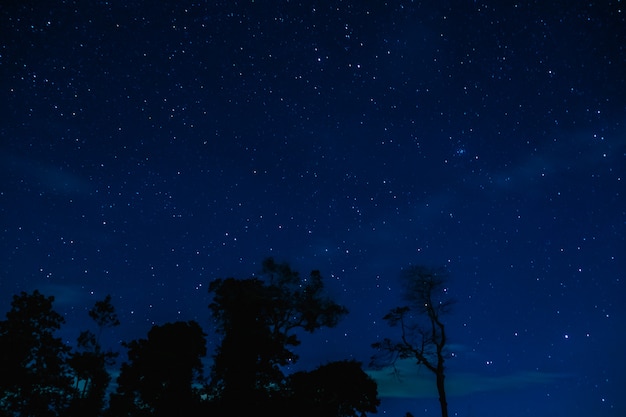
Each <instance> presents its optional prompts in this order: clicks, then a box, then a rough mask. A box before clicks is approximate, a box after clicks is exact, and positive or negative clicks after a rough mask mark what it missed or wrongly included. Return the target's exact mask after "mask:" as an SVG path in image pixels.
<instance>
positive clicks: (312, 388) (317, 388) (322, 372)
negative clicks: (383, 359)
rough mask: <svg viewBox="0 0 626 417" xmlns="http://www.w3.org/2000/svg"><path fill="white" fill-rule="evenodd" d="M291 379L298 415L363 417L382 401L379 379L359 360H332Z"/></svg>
mask: <svg viewBox="0 0 626 417" xmlns="http://www.w3.org/2000/svg"><path fill="white" fill-rule="evenodd" d="M289 380H290V388H291V390H292V391H293V396H292V398H291V401H292V404H293V405H294V408H295V413H294V415H297V416H298V417H318V416H325V417H364V416H365V413H366V412H371V413H375V412H376V410H377V406H378V405H379V404H380V400H379V399H378V388H377V386H376V382H375V381H374V380H373V379H372V378H370V377H369V376H368V375H367V374H366V373H365V372H363V370H362V368H361V364H360V363H359V362H356V361H339V362H331V363H329V364H326V365H322V366H320V367H319V368H317V369H316V370H314V371H311V372H296V373H295V374H293V375H291V377H290V378H289Z"/></svg>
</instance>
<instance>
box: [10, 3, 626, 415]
mask: <svg viewBox="0 0 626 417" xmlns="http://www.w3.org/2000/svg"><path fill="white" fill-rule="evenodd" d="M506 3H507V4H502V2H495V1H444V2H424V4H421V3H419V2H410V1H389V2H382V1H380V2H379V1H372V2H369V1H363V2H356V1H353V2H348V1H303V2H295V1H271V2H270V1H223V2H210V3H205V2H195V3H192V2H188V1H175V2H174V1H172V2H169V1H162V2H148V1H119V2H118V1H112V2H71V1H63V2H61V1H52V2H45V4H44V2H36V1H32V2H29V1H20V2H17V1H11V2H4V3H3V6H0V19H1V21H0V91H1V94H2V100H0V118H1V119H0V120H1V122H0V167H1V168H0V179H1V181H0V223H1V224H0V231H1V235H0V245H1V253H2V262H1V263H0V264H1V266H0V274H1V275H0V306H1V307H2V309H1V310H2V311H3V312H6V311H8V309H9V308H10V307H9V303H10V299H11V296H12V295H13V294H15V293H17V292H19V291H31V290H33V289H36V288H37V289H39V290H40V291H42V292H44V293H46V294H50V295H55V296H56V307H57V309H58V310H59V311H62V312H63V313H64V314H65V315H66V319H67V325H66V327H65V329H64V336H65V337H66V338H67V340H68V342H72V343H73V339H74V338H75V337H76V335H77V334H78V331H79V330H80V329H83V328H84V327H85V326H87V325H88V324H89V322H88V320H89V319H88V316H87V314H86V310H87V309H88V308H90V307H91V306H92V305H93V303H94V302H95V301H96V300H101V299H102V298H104V296H105V295H106V294H107V293H111V294H112V296H113V301H114V304H115V306H116V307H117V309H118V312H119V314H120V319H121V321H122V325H121V326H120V327H119V328H118V329H116V330H115V332H114V334H111V335H109V341H110V343H111V345H113V346H117V343H118V342H119V341H120V340H130V339H135V338H139V337H145V335H146V332H147V331H148V329H149V328H150V326H151V325H152V324H163V323H165V322H168V321H175V320H189V319H195V320H197V321H198V322H199V323H200V324H201V325H202V326H203V327H204V329H205V331H207V333H208V334H209V336H208V341H209V345H210V346H211V348H213V347H215V346H216V344H217V343H218V340H217V339H216V337H215V336H214V334H213V333H212V328H211V321H210V318H209V312H208V309H207V304H208V302H209V295H208V293H207V286H208V283H209V282H210V281H211V280H212V279H214V278H216V277H227V276H236V277H240V278H245V277H248V276H250V275H251V274H254V273H255V272H258V271H259V269H260V262H261V261H262V259H263V258H264V257H266V256H273V257H275V258H276V259H277V260H279V261H287V262H289V263H290V264H291V265H292V266H293V267H294V268H295V269H297V270H299V271H301V272H302V273H303V274H306V273H308V271H310V270H311V269H319V270H320V271H321V272H322V275H323V276H324V277H325V278H326V283H327V287H328V292H329V294H330V295H332V296H333V297H334V298H335V299H336V300H337V301H338V302H340V303H342V304H344V305H345V306H346V307H347V308H348V309H349V310H350V314H349V315H348V316H347V317H346V319H344V320H343V321H342V322H341V323H340V325H339V326H338V327H337V328H336V329H332V330H330V331H323V332H320V333H319V334H317V335H315V336H313V337H305V338H304V343H303V345H302V347H301V350H300V355H301V361H300V362H299V363H298V364H297V367H298V369H311V368H313V367H315V366H317V365H320V364H323V363H325V362H327V361H329V360H337V359H345V358H356V359H358V360H361V361H364V362H365V363H367V362H368V360H369V357H370V355H371V354H373V351H372V350H371V348H370V344H371V343H373V342H375V341H376V340H378V338H380V337H383V336H389V335H392V334H393V333H392V332H391V331H390V329H388V328H387V326H386V325H385V323H384V322H382V321H381V317H382V316H383V315H384V314H385V313H386V312H387V310H388V309H389V308H391V307H393V306H396V305H399V304H400V303H401V302H402V301H401V298H400V297H401V292H400V286H399V282H398V276H399V274H400V272H401V270H402V268H405V267H406V266H408V265H410V264H425V265H429V266H445V267H446V268H447V269H448V270H449V272H450V274H451V278H452V280H451V283H450V293H451V295H452V296H454V297H455V298H456V299H457V300H458V302H457V304H456V306H455V310H454V313H453V314H452V315H450V317H449V318H448V329H449V337H450V343H451V350H452V351H453V353H454V357H453V358H452V359H450V361H449V362H448V366H449V370H448V375H449V378H448V381H449V392H450V395H451V398H450V399H449V402H450V410H451V412H452V413H456V414H452V415H457V416H463V417H472V416H478V415H487V414H488V415H500V416H509V417H522V416H534V417H544V416H552V415H555V413H556V414H558V415H594V416H597V417H610V416H621V415H624V414H626V401H625V400H624V397H623V392H624V387H625V386H626V377H625V376H624V375H625V374H626V366H625V365H624V360H623V357H622V356H623V346H624V343H625V339H624V334H623V331H622V330H621V329H622V327H623V325H624V322H625V321H626V308H625V307H624V305H623V296H624V294H626V288H625V286H626V284H625V280H626V276H625V271H626V261H625V257H624V253H626V251H625V249H626V242H625V239H626V237H625V236H626V199H625V197H624V193H625V190H624V181H625V179H624V177H625V175H626V127H625V126H624V123H625V122H626V76H625V74H626V49H625V47H624V40H625V39H626V21H625V20H626V18H625V16H626V10H625V5H624V4H622V3H621V2H620V1H606V2H597V3H596V2H582V1H580V2H578V1H573V2H568V4H567V6H566V7H562V6H561V5H560V4H559V2H531V1H525V2H517V3H513V2H510V3H509V2H506ZM399 368H400V370H401V372H400V373H401V376H402V378H401V379H400V380H398V379H393V378H391V377H390V374H389V370H382V371H378V372H375V373H373V375H375V376H376V378H377V380H378V382H379V390H380V392H381V395H382V396H383V397H384V398H383V404H382V406H381V409H380V412H379V414H380V415H393V416H400V415H404V413H405V412H406V411H411V412H412V413H413V414H414V415H416V416H418V415H432V416H435V415H438V410H437V403H436V396H435V394H434V384H433V383H432V381H431V376H430V375H429V374H428V373H427V371H426V370H425V369H418V368H416V367H414V366H413V365H412V364H400V366H399ZM424 410H428V411H427V412H426V413H424Z"/></svg>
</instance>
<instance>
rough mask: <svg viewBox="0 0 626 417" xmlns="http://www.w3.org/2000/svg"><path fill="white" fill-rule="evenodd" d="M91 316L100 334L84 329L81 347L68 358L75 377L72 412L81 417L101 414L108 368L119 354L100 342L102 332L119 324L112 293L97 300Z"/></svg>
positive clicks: (108, 380)
mask: <svg viewBox="0 0 626 417" xmlns="http://www.w3.org/2000/svg"><path fill="white" fill-rule="evenodd" d="M89 317H91V318H92V319H93V320H94V321H95V323H96V326H97V328H98V334H97V335H96V334H94V333H93V332H91V331H89V330H86V331H83V332H81V333H80V335H79V336H78V350H77V351H76V352H74V353H72V355H71V357H70V359H69V361H68V363H69V365H70V366H71V367H72V369H73V370H74V374H75V378H76V387H75V388H76V396H75V398H74V400H73V401H72V406H71V409H70V411H69V414H71V415H77V416H81V417H87V416H97V415H100V414H101V411H102V408H103V406H104V397H105V394H106V389H107V387H108V385H109V382H110V381H111V376H110V375H109V373H108V371H107V370H106V367H107V365H109V366H110V365H113V363H114V362H115V358H116V357H117V355H118V354H117V352H112V351H106V352H105V351H103V350H102V346H101V344H100V337H101V335H102V331H103V330H104V329H105V328H109V327H115V326H119V324H120V321H119V320H118V318H117V313H116V312H115V308H114V307H113V304H112V303H111V295H107V296H106V297H105V298H104V300H102V301H97V302H96V303H95V305H94V306H93V308H92V309H91V310H89Z"/></svg>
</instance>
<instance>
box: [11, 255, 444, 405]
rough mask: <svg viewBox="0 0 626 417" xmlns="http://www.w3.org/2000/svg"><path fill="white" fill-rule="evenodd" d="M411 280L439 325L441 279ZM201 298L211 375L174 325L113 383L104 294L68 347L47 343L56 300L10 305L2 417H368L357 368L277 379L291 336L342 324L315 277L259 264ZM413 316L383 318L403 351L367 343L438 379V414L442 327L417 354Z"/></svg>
mask: <svg viewBox="0 0 626 417" xmlns="http://www.w3.org/2000/svg"><path fill="white" fill-rule="evenodd" d="M412 271H413V272H415V271H417V272H418V273H413V274H412V281H411V282H413V283H417V284H418V285H417V286H414V287H413V288H408V289H409V292H408V295H413V296H414V297H415V296H416V295H417V302H418V305H419V306H420V309H421V311H418V312H419V313H422V314H425V315H426V316H427V317H429V318H430V319H431V320H432V319H433V317H434V318H435V319H436V322H433V324H437V323H439V324H438V325H437V326H439V325H440V324H441V322H440V321H439V319H440V315H439V313H441V312H443V310H442V309H441V308H442V307H441V306H443V304H439V303H434V304H433V302H434V299H432V298H431V296H432V295H433V293H432V289H433V288H439V287H441V285H442V284H443V283H444V282H445V280H441V279H440V275H437V274H433V273H432V271H430V270H426V269H418V270H415V269H414V270H412ZM433 277H435V278H436V281H432V280H433ZM433 282H434V283H435V285H432V284H433ZM424 283H426V284H428V286H424ZM416 288H417V289H416ZM425 289H426V291H425ZM420 291H421V292H420ZM209 293H210V294H211V296H212V301H211V303H210V305H209V306H208V310H209V314H210V315H211V316H212V318H213V319H214V321H215V323H216V329H215V331H216V333H217V334H216V337H217V339H218V340H219V341H220V343H219V345H218V346H217V348H216V350H215V352H214V353H213V355H212V359H213V360H212V365H211V366H210V369H207V370H206V371H208V372H205V369H204V362H203V358H205V357H206V356H207V345H206V336H207V335H206V334H205V333H204V331H203V329H202V328H201V327H200V325H199V324H198V323H197V322H196V321H186V322H184V321H177V322H170V323H165V324H162V325H154V326H153V327H152V328H151V329H150V330H149V331H148V334H147V335H146V337H145V338H140V339H136V340H132V341H128V342H123V343H122V347H123V348H125V350H126V357H127V359H126V360H124V361H122V363H121V365H120V366H119V373H118V374H119V376H118V377H117V378H116V380H115V384H112V382H113V381H112V377H111V369H113V367H114V366H115V365H116V364H117V359H116V358H117V357H118V355H119V352H113V351H110V350H104V349H103V348H102V344H101V339H102V338H103V337H106V333H107V330H109V329H110V328H113V327H115V326H118V325H119V324H120V320H119V319H118V316H117V313H116V311H115V307H114V306H113V304H112V301H111V300H112V299H111V296H110V295H107V296H106V297H105V298H104V299H103V300H101V301H98V302H96V303H95V304H94V306H93V308H91V309H90V310H89V312H88V314H89V316H90V317H91V319H92V320H93V322H94V323H93V328H92V329H88V330H84V331H81V332H80V334H79V336H78V338H77V340H76V344H75V346H74V347H70V346H68V345H66V344H64V343H63V342H62V340H61V339H60V338H59V337H57V336H55V332H57V331H58V330H59V329H60V328H61V326H62V325H63V324H64V322H65V321H64V319H63V316H61V315H60V314H59V313H58V312H56V311H55V310H54V309H53V301H54V297H53V296H46V295H44V294H41V293H40V292H39V291H37V290H35V291H33V292H32V293H30V294H29V293H26V292H22V293H20V294H19V295H14V296H13V301H12V303H11V310H10V311H9V312H7V313H6V319H5V320H3V321H0V417H9V416H11V417H17V416H19V417H60V416H66V417H79V416H80V417H92V416H93V417H123V416H126V417H147V416H153V417H196V416H198V417H199V416H215V417H222V416H224V417H226V416H237V417H244V416H276V417H313V416H315V417H319V416H323V417H364V416H366V414H367V413H376V411H377V407H378V406H379V405H380V399H379V398H378V389H377V385H376V382H375V381H374V380H373V379H372V378H371V377H370V376H368V375H367V374H366V373H365V372H364V370H363V368H362V364H361V363H360V362H356V361H354V360H347V359H346V360H340V361H335V362H329V363H326V364H323V365H321V366H319V367H318V368H316V369H313V370H309V371H300V372H295V373H291V374H286V373H285V370H286V369H287V368H288V365H293V364H295V363H296V362H297V361H298V359H299V358H298V355H296V353H295V352H294V348H295V347H297V346H298V345H300V343H301V341H300V339H299V337H298V334H299V333H300V334H301V332H309V333H313V332H316V331H318V330H319V329H322V328H325V327H326V328H329V327H334V326H335V325H336V324H337V323H338V322H339V321H340V320H341V318H342V317H343V316H345V315H346V314H348V311H347V309H346V308H345V307H343V306H341V305H339V304H337V303H336V302H335V301H333V300H332V299H331V298H329V297H328V296H327V295H326V294H325V292H324V284H323V279H322V276H321V274H320V273H319V271H312V272H311V273H310V274H309V276H307V277H301V276H300V274H299V273H298V272H297V271H294V270H293V269H291V267H290V266H289V265H288V264H286V263H276V262H275V261H274V260H273V259H272V258H267V259H265V260H264V261H263V268H262V271H261V272H260V273H259V275H258V276H254V277H251V278H245V279H237V278H226V279H221V278H220V279H216V280H214V281H212V282H211V283H210V285H209ZM424 296H426V297H428V303H430V305H436V306H437V307H436V308H437V309H436V310H434V309H431V308H428V304H426V308H424V305H425V304H424V298H423V297H424ZM409 308H410V307H399V308H398V309H394V310H392V312H390V314H389V315H387V316H386V317H385V319H386V320H387V321H389V322H390V324H391V325H395V324H397V322H401V323H402V342H401V343H398V344H394V343H392V342H391V341H390V340H389V339H385V340H384V341H383V342H380V343H375V344H373V345H372V346H373V347H374V348H376V349H378V350H379V353H380V354H379V355H378V356H374V357H375V358H377V360H378V361H379V362H380V360H381V358H384V360H383V362H385V363H387V364H389V363H391V362H393V361H395V360H396V359H397V358H406V357H411V356H415V357H416V359H417V360H418V363H420V362H421V363H423V364H425V365H426V367H427V368H429V369H431V370H432V371H433V372H435V373H436V374H437V380H438V388H440V395H442V397H440V400H441V401H442V415H444V416H445V415H447V409H446V407H445V392H444V390H443V356H442V350H443V348H444V345H445V333H443V325H441V326H440V327H437V326H430V328H432V329H433V332H432V333H431V334H427V333H425V332H418V333H417V334H418V335H421V337H422V338H421V340H420V341H419V342H416V343H419V346H421V350H416V349H415V348H414V345H412V344H410V342H409V341H408V339H407V333H406V328H405V327H404V321H403V320H404V313H405V312H406V311H408V309H409ZM394 312H395V313H394ZM398 312H401V314H402V315H401V316H399V315H398V314H400V313H398ZM433 314H434V315H433ZM435 327H437V330H436V331H435V330H434V329H435ZM424 335H426V337H425V338H424ZM433 343H434V344H433ZM430 345H432V346H434V347H435V348H436V352H437V355H436V356H435V357H436V358H438V360H437V362H429V361H430V360H431V359H429V355H428V351H429V348H428V347H429V346H430ZM381 354H382V356H381ZM439 381H441V385H440V384H439ZM113 387H114V388H113ZM442 398H443V400H442Z"/></svg>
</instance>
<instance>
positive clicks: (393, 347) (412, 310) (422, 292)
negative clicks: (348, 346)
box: [372, 266, 453, 417]
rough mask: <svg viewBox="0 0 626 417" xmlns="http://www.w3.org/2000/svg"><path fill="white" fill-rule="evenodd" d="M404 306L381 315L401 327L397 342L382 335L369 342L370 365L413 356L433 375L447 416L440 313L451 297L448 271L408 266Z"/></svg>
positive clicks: (443, 312)
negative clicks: (405, 302) (370, 347)
mask: <svg viewBox="0 0 626 417" xmlns="http://www.w3.org/2000/svg"><path fill="white" fill-rule="evenodd" d="M403 281H404V285H405V298H406V300H407V301H408V305H407V306H403V307H396V308H394V309H392V310H391V311H390V312H389V313H388V314H387V315H385V316H384V317H383V318H384V319H385V320H386V321H387V323H388V324H389V325H390V326H392V327H399V328H400V341H395V342H394V341H391V339H388V338H385V339H383V341H381V342H376V343H374V344H372V347H374V348H375V349H378V351H379V352H378V354H377V355H375V356H374V358H373V361H372V362H373V364H376V365H381V364H383V363H395V361H396V360H397V359H406V358H413V359H415V360H416V363H417V364H418V365H424V366H425V367H426V368H427V369H428V370H429V371H431V372H433V373H434V374H435V378H436V385H437V393H438V394H439V405H440V407H441V415H442V417H448V403H447V399H446V390H445V367H444V363H445V358H446V355H445V347H446V342H447V336H446V331H445V326H444V323H443V321H442V316H443V315H445V314H446V313H448V312H449V311H450V306H451V304H452V303H453V301H452V300H449V299H446V298H447V297H446V295H447V294H446V293H447V287H446V285H447V282H448V274H447V273H446V271H445V270H443V269H438V270H435V269H430V268H426V267H423V266H414V267H410V268H409V269H408V270H407V271H406V272H405V273H404V274H403Z"/></svg>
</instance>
